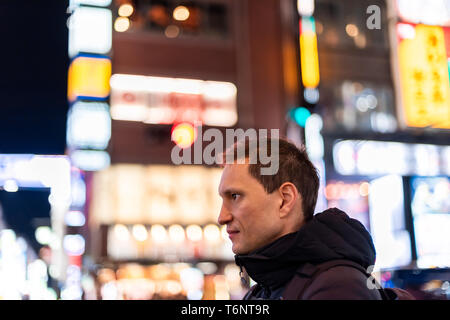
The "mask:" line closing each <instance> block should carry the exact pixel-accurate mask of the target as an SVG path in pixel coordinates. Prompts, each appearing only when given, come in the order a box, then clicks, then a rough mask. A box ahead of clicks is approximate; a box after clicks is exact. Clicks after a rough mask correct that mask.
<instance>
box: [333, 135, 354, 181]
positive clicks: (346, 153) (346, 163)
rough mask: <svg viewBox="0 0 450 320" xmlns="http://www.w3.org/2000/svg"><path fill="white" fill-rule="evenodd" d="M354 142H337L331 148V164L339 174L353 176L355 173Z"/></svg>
mask: <svg viewBox="0 0 450 320" xmlns="http://www.w3.org/2000/svg"><path fill="white" fill-rule="evenodd" d="M354 145H355V142H353V141H339V142H337V143H336V144H335V145H334V147H333V162H334V166H335V168H336V171H337V172H339V173H340V174H343V175H346V174H354V173H355V172H356V154H355V151H354Z"/></svg>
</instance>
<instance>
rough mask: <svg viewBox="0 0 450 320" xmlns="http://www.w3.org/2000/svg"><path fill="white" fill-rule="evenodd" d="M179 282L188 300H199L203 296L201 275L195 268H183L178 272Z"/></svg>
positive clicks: (202, 278)
mask: <svg viewBox="0 0 450 320" xmlns="http://www.w3.org/2000/svg"><path fill="white" fill-rule="evenodd" d="M180 282H181V285H182V287H183V290H184V291H185V292H186V293H187V296H188V299H190V300H200V299H201V298H202V296H203V291H202V289H203V283H204V276H203V273H202V272H201V271H200V270H199V269H197V268H185V269H183V270H181V271H180Z"/></svg>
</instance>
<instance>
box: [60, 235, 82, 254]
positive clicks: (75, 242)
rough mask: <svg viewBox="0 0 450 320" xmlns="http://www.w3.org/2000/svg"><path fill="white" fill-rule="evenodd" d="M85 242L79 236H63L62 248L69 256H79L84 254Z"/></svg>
mask: <svg viewBox="0 0 450 320" xmlns="http://www.w3.org/2000/svg"><path fill="white" fill-rule="evenodd" d="M84 246H85V241H84V238H83V236H81V235H79V234H68V235H65V236H64V239H63V247H64V250H65V251H66V253H67V254H68V255H69V256H81V255H82V254H83V253H84Z"/></svg>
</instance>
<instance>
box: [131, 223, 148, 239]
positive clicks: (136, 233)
mask: <svg viewBox="0 0 450 320" xmlns="http://www.w3.org/2000/svg"><path fill="white" fill-rule="evenodd" d="M132 233H133V237H134V238H135V239H136V240H137V241H140V242H143V241H145V240H147V237H148V232H147V228H146V227H145V226H144V225H142V224H136V225H134V226H133V228H132Z"/></svg>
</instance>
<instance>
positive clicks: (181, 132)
mask: <svg viewBox="0 0 450 320" xmlns="http://www.w3.org/2000/svg"><path fill="white" fill-rule="evenodd" d="M196 139H197V129H196V128H195V127H194V126H193V125H192V124H190V123H186V122H185V123H180V124H178V125H176V126H174V127H173V128H172V141H174V142H175V143H176V144H177V146H179V147H180V148H183V149H184V148H189V147H190V146H191V145H192V144H193V143H194V141H195V140H196Z"/></svg>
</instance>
